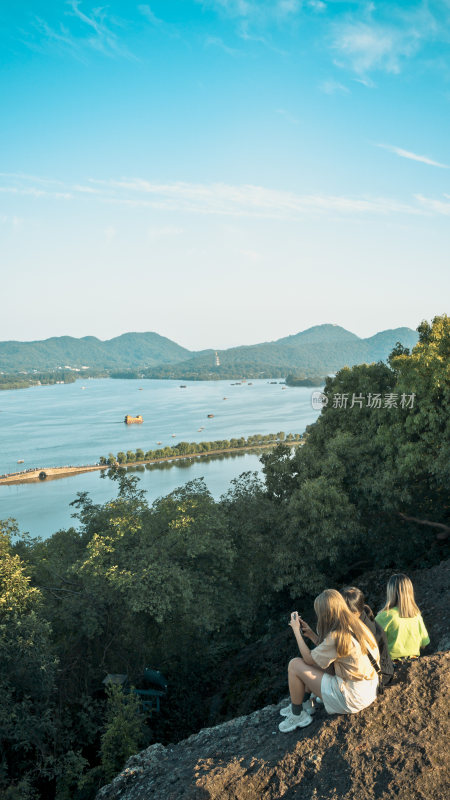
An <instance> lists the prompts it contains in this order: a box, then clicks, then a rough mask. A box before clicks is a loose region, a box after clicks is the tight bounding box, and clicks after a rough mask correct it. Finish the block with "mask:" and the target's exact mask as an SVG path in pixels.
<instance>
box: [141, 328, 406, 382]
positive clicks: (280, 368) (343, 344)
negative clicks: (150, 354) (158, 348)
mask: <svg viewBox="0 0 450 800" xmlns="http://www.w3.org/2000/svg"><path fill="white" fill-rule="evenodd" d="M417 340H418V335H417V333H416V332H415V331H413V330H411V329H410V328H396V329H394V330H388V331H382V332H381V333H377V334H375V336H371V337H370V338H368V339H360V338H359V337H358V336H356V335H355V334H354V333H351V332H350V331H347V330H345V328H341V327H340V326H339V325H316V326H314V327H313V328H308V329H307V330H306V331H301V332H300V333H297V334H295V335H294V336H287V337H285V338H283V339H278V340H277V341H275V342H264V343H262V344H255V345H249V346H241V347H232V348H230V349H228V350H219V351H217V355H218V358H219V361H220V365H219V366H217V365H216V357H215V351H213V350H204V351H202V352H201V353H194V354H192V356H191V357H190V358H188V359H187V360H185V361H182V362H179V363H178V364H174V365H169V364H167V365H165V366H159V367H152V368H149V369H147V370H145V375H146V376H147V377H152V378H177V379H184V380H188V379H194V380H195V379H197V380H201V379H206V378H235V379H237V378H240V377H247V378H281V377H285V376H286V375H287V374H291V375H298V376H299V377H301V378H310V377H316V376H317V375H322V376H325V375H328V374H329V373H333V372H336V371H337V370H338V369H341V367H344V366H352V365H353V364H360V363H363V362H366V363H371V362H373V361H385V360H386V359H387V357H388V355H389V353H390V352H391V351H392V349H393V348H394V346H395V344H396V343H397V342H398V341H400V342H401V343H402V344H403V346H404V347H409V348H412V347H414V345H415V344H416V342H417Z"/></svg>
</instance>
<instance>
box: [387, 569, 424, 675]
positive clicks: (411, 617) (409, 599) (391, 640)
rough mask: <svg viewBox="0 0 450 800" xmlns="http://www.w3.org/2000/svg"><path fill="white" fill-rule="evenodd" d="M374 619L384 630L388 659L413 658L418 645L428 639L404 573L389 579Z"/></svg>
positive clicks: (422, 645)
mask: <svg viewBox="0 0 450 800" xmlns="http://www.w3.org/2000/svg"><path fill="white" fill-rule="evenodd" d="M375 620H376V622H378V624H379V625H381V627H382V628H383V629H384V630H385V632H386V637H387V642H388V648H389V655H390V656H391V658H392V660H395V659H398V658H411V657H417V656H418V655H420V648H421V647H425V646H426V645H427V644H429V642H430V638H429V636H428V633H427V629H426V627H425V625H424V621H423V619H422V615H421V613H420V610H419V608H418V607H417V605H416V601H415V599H414V589H413V585H412V583H411V581H410V579H409V578H408V577H407V576H406V575H403V574H401V573H399V574H398V575H392V577H391V578H389V581H388V584H387V589H386V605H385V607H384V608H383V610H382V611H380V613H379V614H377V616H376V617H375Z"/></svg>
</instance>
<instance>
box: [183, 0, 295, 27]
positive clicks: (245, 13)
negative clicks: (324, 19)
mask: <svg viewBox="0 0 450 800" xmlns="http://www.w3.org/2000/svg"><path fill="white" fill-rule="evenodd" d="M197 2H200V3H202V5H206V6H209V7H212V8H213V9H215V10H216V11H217V12H220V13H221V14H224V15H225V16H227V17H231V18H234V19H249V20H252V21H254V22H257V23H260V22H263V21H265V22H268V21H270V20H271V19H279V20H281V19H286V18H292V17H293V16H294V15H297V14H298V12H299V11H300V10H301V7H302V0H197Z"/></svg>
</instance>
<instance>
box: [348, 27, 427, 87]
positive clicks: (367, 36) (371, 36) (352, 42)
mask: <svg viewBox="0 0 450 800" xmlns="http://www.w3.org/2000/svg"><path fill="white" fill-rule="evenodd" d="M419 41H420V36H419V34H418V33H416V32H415V31H404V30H396V29H395V28H393V27H390V26H387V25H379V24H375V23H366V22H360V21H358V22H349V23H347V24H344V25H338V26H336V27H335V35H334V41H333V49H334V51H335V52H336V54H337V55H338V57H339V58H340V59H344V62H345V64H346V65H347V66H350V67H351V68H352V69H353V70H354V71H355V72H357V73H359V74H363V75H364V73H366V72H370V71H371V70H377V69H381V70H384V71H386V72H393V73H398V72H399V71H400V63H401V60H402V59H403V58H404V57H408V56H411V55H413V54H414V53H415V52H416V51H417V49H418V46H419Z"/></svg>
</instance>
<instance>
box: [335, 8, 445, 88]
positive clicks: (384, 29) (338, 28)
mask: <svg viewBox="0 0 450 800" xmlns="http://www.w3.org/2000/svg"><path fill="white" fill-rule="evenodd" d="M449 25H450V3H449V2H448V0H422V1H419V2H416V3H406V2H398V0H397V2H395V0H394V1H393V2H389V3H388V2H377V3H370V2H369V3H366V2H357V3H355V4H354V8H353V10H351V11H349V12H348V13H346V14H344V13H343V14H341V15H337V16H336V17H335V22H334V23H333V24H332V26H331V48H332V50H333V51H334V53H335V54H336V56H337V60H336V63H337V65H338V66H340V67H348V68H350V69H351V70H353V71H354V72H355V73H357V74H358V75H359V76H365V75H367V73H368V72H371V71H374V70H380V71H383V72H388V73H399V72H400V71H401V70H402V68H403V65H404V62H405V61H407V60H408V59H411V58H413V57H417V56H418V55H419V54H420V51H421V50H424V49H425V48H426V46H427V45H428V44H432V45H436V43H443V44H445V45H448V44H449V41H450V34H449V30H450V27H449ZM425 62H426V63H427V65H428V68H429V67H430V63H431V62H430V59H429V55H428V57H427V56H425ZM435 67H436V68H439V65H438V64H436V65H435ZM441 72H442V69H441Z"/></svg>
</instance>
